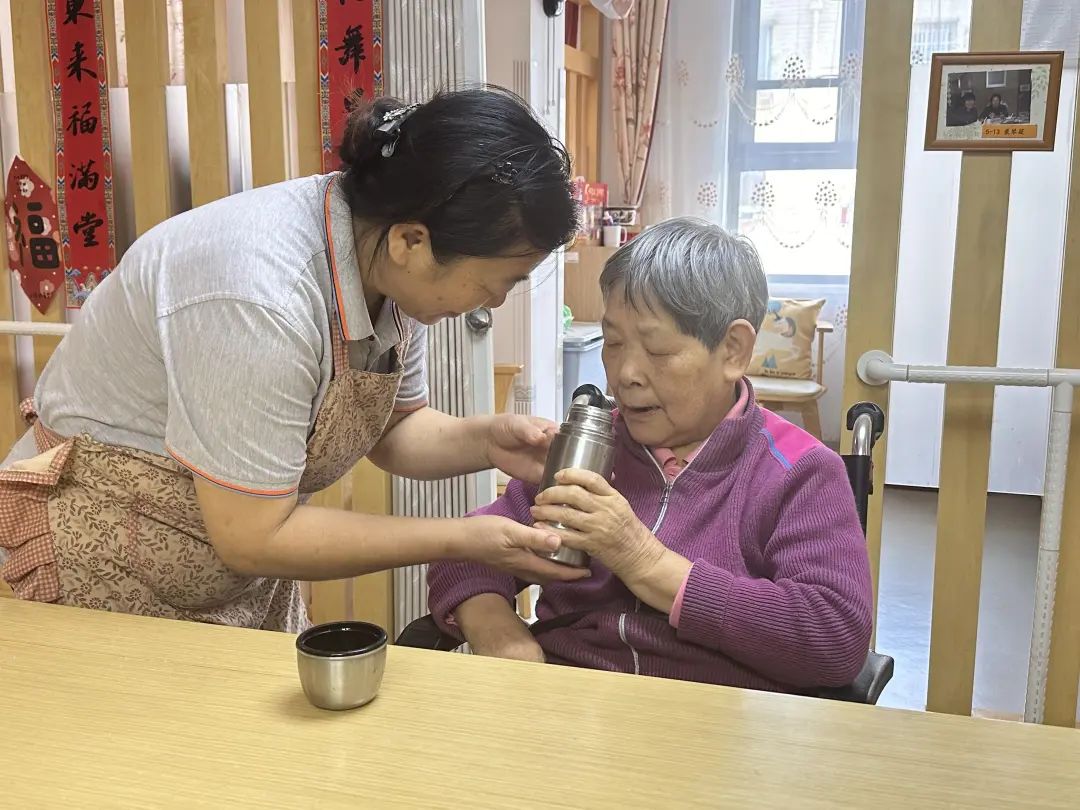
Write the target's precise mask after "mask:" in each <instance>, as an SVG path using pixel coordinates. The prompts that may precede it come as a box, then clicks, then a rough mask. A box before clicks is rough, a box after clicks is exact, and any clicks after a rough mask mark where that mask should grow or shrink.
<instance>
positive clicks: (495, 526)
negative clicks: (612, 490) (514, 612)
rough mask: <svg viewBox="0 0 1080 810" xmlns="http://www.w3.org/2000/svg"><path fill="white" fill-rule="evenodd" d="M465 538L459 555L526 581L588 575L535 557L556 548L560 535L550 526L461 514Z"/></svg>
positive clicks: (546, 580)
mask: <svg viewBox="0 0 1080 810" xmlns="http://www.w3.org/2000/svg"><path fill="white" fill-rule="evenodd" d="M463 520H464V521H465V528H466V532H465V533H466V536H467V538H468V542H467V544H466V545H465V547H464V548H462V549H461V556H462V557H464V558H465V559H468V560H472V561H474V562H478V563H483V564H484V565H489V566H491V567H492V568H498V569H499V570H500V571H505V572H506V573H508V574H510V575H511V576H514V577H517V578H518V579H522V580H525V581H526V582H536V583H540V584H543V583H545V582H554V581H564V582H565V581H570V580H575V579H581V578H582V577H586V576H589V572H588V571H583V570H581V569H578V568H571V567H569V566H566V565H561V564H559V563H557V562H552V561H551V560H545V559H544V558H543V557H538V556H537V553H541V554H543V553H545V552H551V551H555V550H557V549H558V548H559V544H560V542H561V541H560V539H559V537H558V536H557V535H556V534H555V532H553V531H552V530H551V529H548V528H546V527H544V528H538V527H533V526H522V525H521V524H520V523H517V522H515V521H513V520H510V519H508V518H504V517H498V516H496V515H480V516H477V517H468V518H463Z"/></svg>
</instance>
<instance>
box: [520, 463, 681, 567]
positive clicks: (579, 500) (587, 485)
mask: <svg viewBox="0 0 1080 810" xmlns="http://www.w3.org/2000/svg"><path fill="white" fill-rule="evenodd" d="M531 511H532V517H533V520H535V521H536V522H537V523H548V524H562V525H563V526H564V527H566V528H564V529H553V531H554V532H555V533H556V534H558V535H559V536H560V537H561V538H562V541H563V543H564V544H565V545H567V546H569V547H570V548H575V549H580V550H581V551H584V552H586V553H587V554H589V555H590V556H592V557H595V558H596V559H597V560H599V561H600V562H602V563H603V564H604V565H606V566H607V567H608V568H609V569H611V571H612V572H613V573H615V575H616V576H618V577H619V578H620V579H623V580H634V579H636V578H637V577H639V576H641V575H642V574H643V573H644V572H646V571H648V570H649V569H650V568H651V567H652V566H653V565H654V564H655V563H656V561H657V560H658V559H659V558H660V557H661V556H662V555H663V553H664V550H665V549H664V546H663V545H662V544H661V543H660V541H659V540H657V539H656V537H654V536H653V533H652V532H651V531H649V528H648V527H647V526H646V525H645V524H644V523H642V522H641V521H640V520H638V519H637V515H635V514H634V510H633V509H631V508H630V504H629V503H627V501H626V498H624V497H623V496H622V495H620V494H619V493H618V492H616V491H615V489H614V488H613V487H612V486H611V484H609V483H608V482H607V481H605V480H604V479H603V478H601V477H600V476H599V475H597V474H596V473H593V472H589V471H587V470H574V469H569V470H562V471H560V472H559V473H558V474H556V476H555V486H553V487H549V488H548V489H545V490H544V491H543V492H541V493H540V494H539V495H538V496H537V497H536V504H535V505H534V506H533V507H532V510H531Z"/></svg>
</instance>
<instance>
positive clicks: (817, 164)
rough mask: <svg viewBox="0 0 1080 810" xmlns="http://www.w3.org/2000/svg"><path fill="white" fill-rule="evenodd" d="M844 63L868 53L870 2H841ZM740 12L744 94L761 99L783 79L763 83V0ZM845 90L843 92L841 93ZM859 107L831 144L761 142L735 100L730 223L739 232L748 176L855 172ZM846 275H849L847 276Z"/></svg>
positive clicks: (849, 108)
mask: <svg viewBox="0 0 1080 810" xmlns="http://www.w3.org/2000/svg"><path fill="white" fill-rule="evenodd" d="M840 2H841V3H842V4H843V5H842V9H841V21H840V60H841V63H842V62H843V60H844V59H845V58H846V57H847V55H848V54H850V53H852V52H855V53H859V54H861V53H862V40H863V24H864V21H865V0H840ZM734 5H735V10H734V26H733V30H734V42H733V43H732V44H733V52H734V53H735V54H736V55H738V57H739V59H740V60H741V62H742V65H743V69H744V71H745V74H746V75H745V85H744V88H743V90H744V94H745V96H746V97H747V98H755V99H756V98H757V92H758V91H759V90H775V89H782V88H783V87H784V82H783V80H782V79H760V78H758V71H759V69H760V67H761V66H760V65H759V63H758V43H759V42H760V37H761V0H739V2H738V3H735V4H734ZM803 86H804V87H837V88H838V87H839V86H840V78H839V76H828V77H822V78H807V79H806V81H805V83H804V84H803ZM838 92H839V91H838ZM858 119H859V110H858V104H846V105H843V106H841V107H840V109H839V114H838V115H837V120H836V137H835V139H834V140H833V141H831V142H779V143H755V142H754V130H755V127H754V126H753V125H752V124H750V123H749V122H748V121H747V120H746V119H745V118H744V117H743V114H742V111H741V110H740V109H739V108H738V107H737V106H736V105H735V103H734V101H731V102H730V107H729V118H728V120H729V121H730V122H731V123H730V124H729V127H728V148H727V183H726V189H725V191H726V193H725V206H724V222H725V225H726V227H728V228H729V229H736V228H738V221H739V195H740V186H741V182H742V175H743V173H744V172H754V171H783V170H800V169H803V170H830V169H849V170H850V169H854V168H855V159H856V155H857V145H858ZM845 275H846V274H845Z"/></svg>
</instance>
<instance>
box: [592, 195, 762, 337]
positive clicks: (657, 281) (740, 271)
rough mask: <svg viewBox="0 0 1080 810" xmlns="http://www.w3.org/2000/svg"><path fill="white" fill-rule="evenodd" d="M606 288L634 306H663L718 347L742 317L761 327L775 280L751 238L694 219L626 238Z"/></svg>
mask: <svg viewBox="0 0 1080 810" xmlns="http://www.w3.org/2000/svg"><path fill="white" fill-rule="evenodd" d="M600 290H601V291H602V292H603V295H604V298H605V299H607V298H608V297H609V296H610V295H611V294H612V293H613V292H616V293H617V294H622V295H623V296H624V297H625V298H626V301H627V302H628V303H629V304H630V305H631V306H633V307H636V308H641V307H646V308H654V307H660V308H661V309H663V310H664V311H666V312H667V313H668V314H669V315H671V317H672V318H673V319H674V321H675V323H676V325H677V326H678V327H679V331H680V332H682V333H683V334H684V335H690V336H691V337H695V338H697V339H698V340H700V341H701V342H702V343H704V344H705V346H706V347H707V348H708V349H709V350H710V351H712V350H713V349H715V348H716V347H717V346H719V345H720V343H721V342H722V341H723V339H724V335H726V334H727V330H728V327H729V326H731V324H732V323H734V322H735V321H737V320H740V319H741V320H745V321H749V322H750V324H751V325H752V326H753V327H754V328H755V329H758V328H759V327H760V326H761V322H762V321H763V320H764V319H765V308H766V306H767V305H768V300H769V286H768V283H767V282H766V280H765V273H764V271H763V270H762V269H761V258H760V257H759V256H758V253H757V250H756V249H755V248H754V245H753V244H752V243H751V242H750V240H749V239H746V238H745V237H742V236H733V235H732V234H730V233H728V232H727V231H725V230H724V229H723V228H721V227H719V226H717V225H713V224H712V223H710V222H706V221H705V220H702V219H694V218H692V217H680V218H677V219H669V220H667V221H665V222H661V223H660V224H659V225H654V226H652V227H651V228H647V229H646V230H645V231H643V232H642V233H641V234H640V235H639V236H637V237H636V238H634V239H632V240H631V241H629V242H627V243H626V245H624V246H623V247H622V248H620V249H619V250H618V251H617V252H616V253H615V255H614V256H612V257H611V258H610V259H608V261H607V264H606V265H604V271H603V272H602V273H601V274H600Z"/></svg>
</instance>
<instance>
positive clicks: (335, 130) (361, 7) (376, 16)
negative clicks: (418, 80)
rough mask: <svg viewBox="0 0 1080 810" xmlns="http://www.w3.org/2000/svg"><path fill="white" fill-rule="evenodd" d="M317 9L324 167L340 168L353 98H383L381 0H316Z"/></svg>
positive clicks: (328, 168) (329, 170)
mask: <svg viewBox="0 0 1080 810" xmlns="http://www.w3.org/2000/svg"><path fill="white" fill-rule="evenodd" d="M315 2H316V3H317V5H318V11H319V125H320V134H321V139H322V167H323V171H324V172H332V171H335V170H336V169H338V168H339V167H340V166H341V161H340V160H339V159H338V155H337V148H336V147H337V145H338V144H339V143H341V136H342V133H344V131H345V119H346V118H348V115H349V111H350V110H351V109H352V107H353V98H354V96H355V95H356V94H358V95H360V96H361V97H362V98H364V99H369V98H377V97H378V96H381V95H382V94H383V53H382V38H383V30H382V24H383V9H382V0H315Z"/></svg>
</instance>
